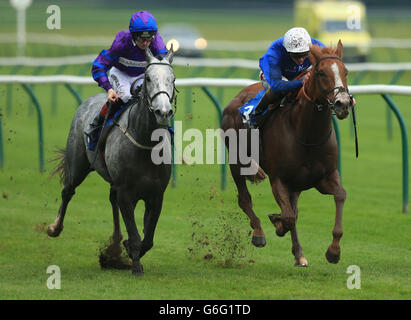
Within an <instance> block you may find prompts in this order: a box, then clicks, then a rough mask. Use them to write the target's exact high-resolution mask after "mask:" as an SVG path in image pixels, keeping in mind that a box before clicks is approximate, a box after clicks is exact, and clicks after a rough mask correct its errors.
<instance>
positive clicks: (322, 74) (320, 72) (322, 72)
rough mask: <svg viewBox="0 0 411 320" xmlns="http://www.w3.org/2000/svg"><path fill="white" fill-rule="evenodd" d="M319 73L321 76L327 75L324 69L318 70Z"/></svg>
mask: <svg viewBox="0 0 411 320" xmlns="http://www.w3.org/2000/svg"><path fill="white" fill-rule="evenodd" d="M317 73H318V75H319V76H320V77H324V76H325V72H324V71H323V70H318V71H317Z"/></svg>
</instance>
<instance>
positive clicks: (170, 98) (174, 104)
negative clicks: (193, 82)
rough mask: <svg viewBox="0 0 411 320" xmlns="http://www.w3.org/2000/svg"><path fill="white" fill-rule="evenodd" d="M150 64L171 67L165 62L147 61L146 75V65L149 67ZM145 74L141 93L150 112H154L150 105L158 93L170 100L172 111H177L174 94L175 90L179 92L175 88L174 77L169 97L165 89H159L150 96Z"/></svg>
mask: <svg viewBox="0 0 411 320" xmlns="http://www.w3.org/2000/svg"><path fill="white" fill-rule="evenodd" d="M152 65H160V66H167V67H170V68H171V69H173V67H172V66H171V64H166V63H161V62H152V63H149V64H148V65H147V66H146V75H147V69H148V67H150V66H152ZM146 75H145V76H144V83H143V85H144V92H143V95H144V98H145V99H146V101H147V105H148V109H149V110H150V111H151V112H154V108H153V105H152V103H153V100H154V98H155V97H157V96H158V95H160V94H165V95H167V97H168V101H170V103H171V105H172V106H173V107H174V113H175V112H176V111H177V95H176V92H177V93H179V91H178V90H177V88H176V85H175V79H174V81H173V93H172V95H171V97H170V94H169V93H168V92H167V91H164V90H160V91H158V92H156V93H155V94H154V95H153V96H151V97H150V96H149V94H148V90H147V79H146Z"/></svg>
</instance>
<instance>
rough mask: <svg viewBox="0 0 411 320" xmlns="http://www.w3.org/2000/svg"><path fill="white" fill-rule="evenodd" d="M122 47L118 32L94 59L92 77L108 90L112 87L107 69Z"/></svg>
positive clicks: (117, 56) (114, 60)
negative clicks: (109, 44) (109, 45)
mask: <svg viewBox="0 0 411 320" xmlns="http://www.w3.org/2000/svg"><path fill="white" fill-rule="evenodd" d="M121 48H122V45H121V39H120V36H119V33H118V34H117V35H116V37H115V39H114V41H113V43H112V45H111V47H110V49H104V50H102V51H101V52H100V54H99V55H98V56H97V58H96V59H95V60H94V62H93V65H92V68H91V73H92V75H93V79H94V80H95V81H96V82H97V83H98V85H99V87H101V88H103V89H105V90H106V91H108V90H109V89H112V86H111V84H110V81H109V80H108V76H107V71H109V70H110V69H111V67H112V66H113V65H114V63H115V62H116V61H117V60H118V58H119V56H120V55H121V52H119V51H120V50H121Z"/></svg>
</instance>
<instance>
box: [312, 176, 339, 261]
mask: <svg viewBox="0 0 411 320" xmlns="http://www.w3.org/2000/svg"><path fill="white" fill-rule="evenodd" d="M316 188H317V190H318V191H319V192H321V193H323V194H332V195H334V201H335V207H336V214H335V222H334V228H333V230H332V235H333V240H332V242H331V244H330V246H329V247H328V249H327V251H326V253H325V257H326V259H327V261H328V262H330V263H338V261H340V255H341V248H340V240H341V237H342V235H343V230H342V213H343V206H344V202H345V199H346V192H345V189H344V188H343V187H342V186H341V181H340V175H339V173H338V171H337V170H335V171H334V172H333V173H332V174H331V175H330V176H329V177H327V178H325V179H323V180H321V181H320V183H319V185H318V186H317V187H316Z"/></svg>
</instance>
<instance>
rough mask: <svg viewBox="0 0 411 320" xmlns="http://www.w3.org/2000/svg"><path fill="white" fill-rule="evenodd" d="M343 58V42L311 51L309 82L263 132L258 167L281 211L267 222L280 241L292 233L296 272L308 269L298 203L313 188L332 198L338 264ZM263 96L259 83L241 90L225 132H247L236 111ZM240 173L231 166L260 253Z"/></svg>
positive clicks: (345, 103)
mask: <svg viewBox="0 0 411 320" xmlns="http://www.w3.org/2000/svg"><path fill="white" fill-rule="evenodd" d="M341 56H342V43H341V41H339V42H338V45H337V48H336V49H335V50H334V49H331V48H321V47H318V46H311V47H310V57H309V58H310V60H311V62H312V66H313V67H312V70H311V71H310V77H309V79H307V81H306V83H305V85H304V86H303V87H302V88H301V90H300V91H299V92H298V95H297V97H296V98H295V99H294V100H293V102H292V103H288V104H286V105H285V106H284V107H282V108H275V109H274V110H273V111H272V112H271V113H270V114H269V115H268V116H267V119H266V120H265V122H264V126H263V127H262V128H260V130H259V133H260V139H261V145H262V147H263V159H262V161H260V163H259V165H260V167H261V168H262V169H263V170H264V172H265V173H266V174H267V175H268V177H269V181H270V184H271V189H272V193H273V195H274V198H275V200H276V201H277V203H278V205H279V206H280V208H281V214H270V215H269V218H270V220H271V222H272V223H273V224H274V226H275V228H276V234H277V235H278V236H284V235H285V234H286V233H287V232H288V231H291V240H292V253H293V255H294V258H295V264H294V265H295V266H307V265H308V262H307V260H306V258H305V257H304V254H303V252H302V248H301V245H300V243H299V241H298V236H297V228H296V222H297V217H298V209H297V202H298V197H299V195H300V193H301V192H302V191H304V190H307V189H310V188H316V189H317V190H318V191H319V192H321V193H322V194H332V195H333V196H334V200H335V204H336V218H335V225H334V228H333V230H332V235H333V240H332V243H331V245H330V246H329V247H328V250H327V252H326V258H327V260H328V261H329V262H330V263H337V262H338V261H339V259H340V239H341V237H342V233H343V232H342V212H343V205H344V202H345V198H346V192H345V190H344V188H343V187H342V186H341V181H340V176H339V172H338V166H337V165H338V163H337V162H338V149H337V140H336V136H335V132H334V130H333V127H332V112H334V113H335V115H336V116H337V118H338V119H340V120H341V119H344V118H346V117H347V116H348V114H349V110H350V108H351V106H352V104H351V99H350V96H349V94H348V90H347V81H346V76H347V73H348V71H347V69H346V67H345V65H344V63H343V62H342V60H341ZM260 90H262V86H261V84H260V83H255V84H252V85H250V86H248V87H246V88H244V89H243V90H241V91H240V93H239V94H238V95H237V96H236V97H235V98H234V99H233V100H232V101H231V102H230V103H229V104H228V105H227V107H226V108H225V109H224V112H223V121H222V129H223V130H224V131H225V130H228V129H235V130H239V129H242V128H243V122H242V119H241V115H240V114H239V113H238V109H239V108H240V107H241V106H242V105H243V104H244V103H245V102H247V101H248V100H249V99H250V98H251V97H254V96H255V95H256V94H257V92H259V91H260ZM270 94H271V96H273V95H272V93H271V92H270V89H269V90H268V92H267V93H266V95H265V96H264V98H267V97H270ZM273 102H274V101H272V102H271V103H273ZM272 106H273V105H271V107H272ZM225 143H226V146H227V148H228V150H229V151H230V148H229V140H228V139H226V140H225ZM240 147H241V146H239V148H240ZM240 169H241V165H240V164H239V163H237V164H230V170H231V174H232V176H233V179H234V182H235V184H236V186H237V190H238V204H239V206H240V208H241V209H242V210H243V211H244V212H245V213H246V214H247V216H248V217H249V219H250V225H251V227H252V228H253V230H254V231H253V237H252V243H253V244H254V245H255V246H257V247H264V246H265V244H266V241H265V236H264V231H263V229H262V227H261V224H260V220H259V219H258V217H257V216H256V215H255V213H254V211H253V206H252V201H251V196H250V193H249V191H248V189H247V185H246V178H247V177H246V176H244V175H241V174H240Z"/></svg>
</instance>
